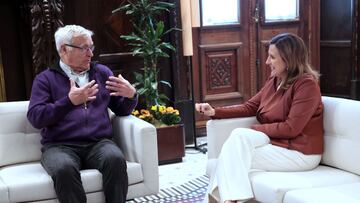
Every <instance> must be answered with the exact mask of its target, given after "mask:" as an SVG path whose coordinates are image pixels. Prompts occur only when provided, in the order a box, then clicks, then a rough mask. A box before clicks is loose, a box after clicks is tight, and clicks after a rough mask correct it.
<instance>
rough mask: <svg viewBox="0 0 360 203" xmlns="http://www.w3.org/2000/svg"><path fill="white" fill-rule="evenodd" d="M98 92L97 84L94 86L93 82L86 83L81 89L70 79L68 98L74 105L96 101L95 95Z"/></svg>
mask: <svg viewBox="0 0 360 203" xmlns="http://www.w3.org/2000/svg"><path fill="white" fill-rule="evenodd" d="M98 91H99V89H98V84H95V80H92V81H90V82H88V83H86V84H85V85H84V86H82V87H76V85H75V82H74V80H72V79H70V91H69V98H70V101H71V103H73V104H74V105H79V104H83V103H85V102H87V101H91V100H94V99H96V96H95V95H96V93H97V92H98Z"/></svg>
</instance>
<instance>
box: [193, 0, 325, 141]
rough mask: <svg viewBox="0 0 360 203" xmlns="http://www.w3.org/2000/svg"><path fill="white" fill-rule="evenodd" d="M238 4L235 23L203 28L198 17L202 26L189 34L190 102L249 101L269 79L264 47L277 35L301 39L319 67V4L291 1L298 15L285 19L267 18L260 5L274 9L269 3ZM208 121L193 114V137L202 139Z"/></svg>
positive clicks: (309, 0)
mask: <svg viewBox="0 0 360 203" xmlns="http://www.w3.org/2000/svg"><path fill="white" fill-rule="evenodd" d="M204 1H207V0H200V2H201V10H202V12H203V10H204V7H203V2H204ZM228 1H230V0H228ZM267 1H268V2H267ZM279 1H280V0H279ZM284 1H285V0H283V2H284ZM237 2H238V6H239V7H238V10H239V23H238V24H236V23H235V24H231V25H221V26H204V19H203V18H204V17H203V13H201V16H202V26H201V27H200V28H194V29H193V36H194V39H193V43H194V56H193V59H192V67H193V80H194V83H193V84H194V100H195V102H208V103H210V104H211V105H213V106H223V105H231V104H238V103H243V102H244V101H246V100H248V99H249V98H250V97H251V96H253V95H254V94H255V93H256V92H257V91H258V90H259V89H260V88H261V87H262V86H263V84H264V82H265V81H266V79H267V78H268V76H269V74H270V70H269V69H268V68H267V67H266V65H265V60H266V57H267V49H268V42H269V40H270V39H271V38H272V37H273V36H275V35H276V34H279V33H283V32H290V33H295V34H297V35H299V36H301V37H302V38H303V39H304V41H305V43H306V44H307V46H308V47H309V50H310V53H311V56H310V59H311V62H312V64H313V65H314V67H315V68H317V69H318V68H319V4H320V0H297V1H296V0H294V2H297V5H296V6H297V7H296V9H297V10H298V13H297V15H296V16H295V18H294V19H290V20H289V19H288V20H283V19H282V20H274V19H272V20H269V19H267V18H266V15H265V14H266V12H267V10H266V8H265V6H266V5H269V4H270V2H271V3H272V4H274V3H275V2H274V1H272V0H244V1H240V0H238V1H237ZM280 2H281V1H280ZM287 2H288V1H285V3H287ZM207 119H209V118H207V117H205V116H201V115H199V114H197V115H196V127H197V135H198V136H199V135H201V134H204V130H205V128H204V127H205V123H206V120H207Z"/></svg>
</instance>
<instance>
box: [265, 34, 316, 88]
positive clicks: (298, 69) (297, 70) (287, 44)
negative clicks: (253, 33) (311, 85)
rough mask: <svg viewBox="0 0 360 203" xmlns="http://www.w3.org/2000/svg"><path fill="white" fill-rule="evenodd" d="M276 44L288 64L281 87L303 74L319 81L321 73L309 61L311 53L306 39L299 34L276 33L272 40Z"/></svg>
mask: <svg viewBox="0 0 360 203" xmlns="http://www.w3.org/2000/svg"><path fill="white" fill-rule="evenodd" d="M272 44H273V45H275V47H276V48H277V49H278V51H279V54H280V56H281V58H282V60H283V61H284V62H285V64H286V72H287V74H286V76H285V79H284V81H282V84H281V88H284V89H286V88H288V87H289V85H291V84H292V83H293V82H294V81H295V80H296V78H297V77H299V76H301V75H303V74H310V75H312V76H313V78H314V79H315V80H316V81H318V80H319V73H318V72H317V71H315V70H313V69H312V67H311V65H310V63H309V53H308V50H307V48H306V45H305V43H304V41H303V40H302V39H301V38H300V37H299V36H297V35H294V34H291V33H283V34H279V35H276V36H275V37H273V38H272V39H271V41H270V45H272Z"/></svg>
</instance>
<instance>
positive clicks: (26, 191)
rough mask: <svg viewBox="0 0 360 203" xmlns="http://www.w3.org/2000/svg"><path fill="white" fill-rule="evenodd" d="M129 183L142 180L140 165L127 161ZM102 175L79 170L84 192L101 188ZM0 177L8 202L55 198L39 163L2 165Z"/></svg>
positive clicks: (93, 170)
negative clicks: (5, 187) (7, 194)
mask: <svg viewBox="0 0 360 203" xmlns="http://www.w3.org/2000/svg"><path fill="white" fill-rule="evenodd" d="M128 175H129V185H131V184H135V183H138V182H141V181H143V176H142V169H141V165H140V164H138V163H128ZM101 178H102V176H101V173H99V171H98V170H95V169H88V170H82V171H81V179H82V182H83V185H84V189H85V192H86V193H90V192H96V191H100V190H102V179H101ZM0 179H2V180H3V182H4V184H5V185H6V186H7V187H8V193H9V199H10V202H23V201H35V200H43V199H52V198H55V197H56V195H55V191H54V189H53V182H52V180H51V177H50V176H49V175H48V174H47V173H46V171H45V170H44V168H43V167H42V166H41V164H40V163H26V164H18V165H12V166H6V167H3V168H2V169H1V170H0Z"/></svg>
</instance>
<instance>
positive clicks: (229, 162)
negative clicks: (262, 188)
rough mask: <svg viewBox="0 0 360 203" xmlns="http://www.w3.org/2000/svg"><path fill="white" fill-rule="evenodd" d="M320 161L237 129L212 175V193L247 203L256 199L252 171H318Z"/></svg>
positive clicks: (255, 134) (210, 186)
mask: <svg viewBox="0 0 360 203" xmlns="http://www.w3.org/2000/svg"><path fill="white" fill-rule="evenodd" d="M320 160H321V155H305V154H303V153H301V152H298V151H296V150H289V149H285V148H282V147H278V146H275V145H272V144H270V139H269V137H268V136H267V135H266V134H264V133H262V132H259V131H256V130H252V129H249V128H237V129H235V130H233V131H232V132H231V135H230V137H229V138H228V139H227V140H226V141H225V143H224V145H223V147H222V149H221V152H220V155H219V158H218V161H217V165H216V169H215V170H214V172H213V174H211V178H210V184H209V188H208V193H209V194H211V195H213V196H215V197H217V199H220V201H221V202H224V201H226V200H236V201H241V200H243V201H245V200H248V199H251V198H253V197H254V195H253V192H252V189H251V183H250V180H249V176H248V173H249V171H250V169H259V170H264V171H306V170H311V169H313V168H315V167H316V166H317V165H318V164H319V163H320ZM206 199H207V198H206ZM205 201H207V200H205Z"/></svg>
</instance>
